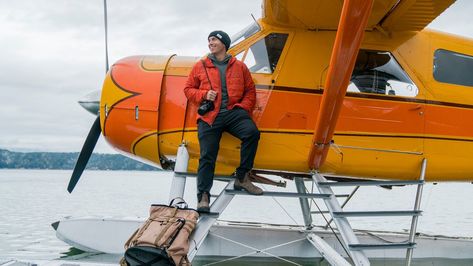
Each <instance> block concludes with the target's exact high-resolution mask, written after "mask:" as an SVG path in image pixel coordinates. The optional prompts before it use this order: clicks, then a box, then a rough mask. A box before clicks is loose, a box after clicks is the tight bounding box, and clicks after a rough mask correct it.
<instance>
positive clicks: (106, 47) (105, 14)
mask: <svg viewBox="0 0 473 266" xmlns="http://www.w3.org/2000/svg"><path fill="white" fill-rule="evenodd" d="M103 18H104V22H105V73H108V23H107V0H103Z"/></svg>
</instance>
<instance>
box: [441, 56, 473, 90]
mask: <svg viewBox="0 0 473 266" xmlns="http://www.w3.org/2000/svg"><path fill="white" fill-rule="evenodd" d="M433 71H434V78H435V80H436V81H440V82H445V83H450V84H455V85H463V86H470V87H471V86H473V56H470V55H465V54H460V53H456V52H452V51H447V50H443V49H438V50H436V51H435V53H434V69H433Z"/></svg>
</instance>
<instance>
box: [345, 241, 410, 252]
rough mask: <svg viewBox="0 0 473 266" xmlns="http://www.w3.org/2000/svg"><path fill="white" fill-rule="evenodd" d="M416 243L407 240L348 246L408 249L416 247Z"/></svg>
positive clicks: (362, 248) (350, 247) (353, 248)
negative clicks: (404, 241) (405, 241)
mask: <svg viewBox="0 0 473 266" xmlns="http://www.w3.org/2000/svg"><path fill="white" fill-rule="evenodd" d="M415 246H416V243H412V242H407V243H386V244H350V245H348V248H349V249H350V250H355V251H359V250H368V249H371V250H374V249H407V248H414V247H415Z"/></svg>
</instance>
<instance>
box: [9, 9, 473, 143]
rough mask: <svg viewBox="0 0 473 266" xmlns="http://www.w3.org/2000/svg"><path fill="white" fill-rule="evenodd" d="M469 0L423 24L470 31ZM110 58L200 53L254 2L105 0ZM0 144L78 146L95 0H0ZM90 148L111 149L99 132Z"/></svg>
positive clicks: (98, 14) (92, 73)
mask: <svg viewBox="0 0 473 266" xmlns="http://www.w3.org/2000/svg"><path fill="white" fill-rule="evenodd" d="M472 5H473V3H471V1H466V0H460V1H457V3H456V4H455V5H454V6H453V7H452V8H450V10H448V11H447V12H446V14H444V16H441V17H439V18H438V19H437V20H436V21H434V22H433V23H432V24H431V26H430V27H433V28H438V29H446V30H447V31H452V32H454V33H457V34H463V35H469V36H472V35H473V32H472V30H473V25H472V23H471V22H470V21H471V20H470V14H471V10H472ZM108 8H109V9H108V12H109V46H110V47H109V48H110V63H113V62H114V61H116V60H118V59H120V58H122V57H125V56H129V55H134V54H173V53H177V54H179V55H203V54H204V53H206V52H207V51H208V50H207V42H206V37H207V34H208V33H209V32H210V31H212V30H215V29H222V30H225V31H227V32H228V33H229V34H234V33H236V32H237V31H239V30H240V29H241V28H243V27H245V26H246V25H248V24H249V23H251V22H252V18H251V17H250V14H251V13H253V14H254V15H255V17H256V18H259V17H261V1H259V0H244V1H238V2H236V1H233V0H221V1H214V0H205V1H192V0H136V1H125V0H108ZM0 10H2V12H0V25H1V26H0V27H1V28H0V30H1V32H0V58H1V60H0V92H1V93H2V97H1V98H0V125H2V128H1V130H0V148H9V149H13V150H48V151H79V150H80V148H81V146H82V144H83V141H84V139H85V137H86V135H87V133H88V131H89V129H90V126H91V125H92V123H93V121H94V119H95V117H93V116H92V115H90V114H89V113H88V112H86V111H85V110H83V109H82V108H81V107H80V106H79V105H78V104H77V100H79V99H80V98H81V97H82V96H83V95H85V94H86V93H88V92H89V91H92V90H95V89H99V88H100V87H101V85H102V82H103V78H104V71H105V67H104V29H103V3H102V1H100V0H81V1H73V0H16V1H8V0H0ZM97 151H100V152H111V151H112V149H111V148H110V147H109V146H108V145H107V144H106V143H105V142H104V140H103V138H102V139H101V140H100V142H99V143H98V147H97Z"/></svg>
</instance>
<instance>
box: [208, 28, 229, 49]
mask: <svg viewBox="0 0 473 266" xmlns="http://www.w3.org/2000/svg"><path fill="white" fill-rule="evenodd" d="M212 36H214V37H215V38H217V39H219V40H220V41H221V42H222V43H223V45H225V48H226V49H227V51H228V48H230V43H231V42H232V41H231V40H230V37H229V36H228V34H227V33H225V32H224V31H221V30H216V31H212V32H211V33H210V34H209V37H207V39H209V38H210V37H212Z"/></svg>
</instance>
